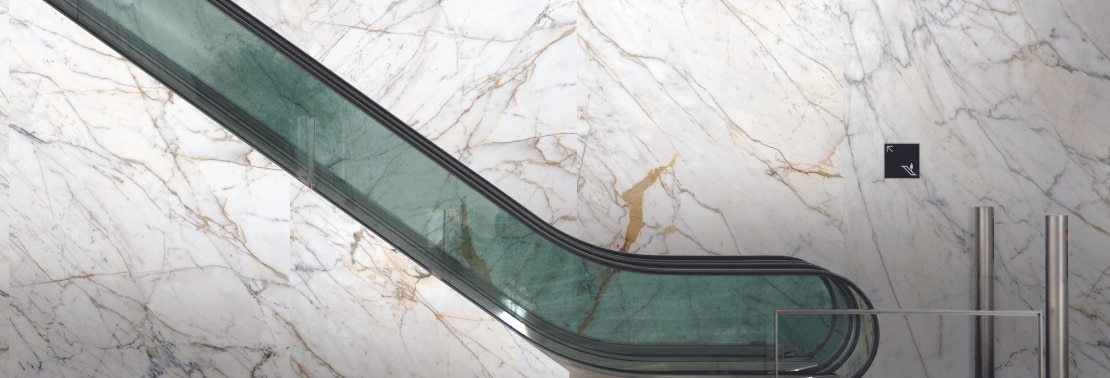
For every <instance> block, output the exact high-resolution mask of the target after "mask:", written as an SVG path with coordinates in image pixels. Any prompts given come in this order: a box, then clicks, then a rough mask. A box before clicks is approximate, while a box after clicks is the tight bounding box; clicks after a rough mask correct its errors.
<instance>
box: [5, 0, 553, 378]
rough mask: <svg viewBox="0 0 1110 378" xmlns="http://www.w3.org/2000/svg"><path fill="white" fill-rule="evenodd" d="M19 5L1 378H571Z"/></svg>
mask: <svg viewBox="0 0 1110 378" xmlns="http://www.w3.org/2000/svg"><path fill="white" fill-rule="evenodd" d="M12 5H13V9H12V16H11V21H10V24H9V23H5V25H10V28H11V34H10V35H11V36H12V38H11V40H12V41H13V43H12V44H11V47H10V50H7V51H10V55H9V56H10V60H5V61H6V62H10V64H11V68H10V76H11V85H10V86H9V85H5V86H4V87H3V88H4V91H5V92H4V93H5V95H7V96H8V97H9V98H10V99H11V109H12V112H11V114H12V117H11V118H10V119H8V120H7V121H6V122H5V123H4V127H3V128H2V130H3V133H2V134H0V135H5V136H6V137H7V138H8V139H6V140H5V142H6V143H4V144H3V145H4V146H5V148H6V150H5V151H4V152H5V153H4V156H5V160H4V162H5V163H4V164H3V169H4V171H3V173H4V175H3V177H4V178H5V180H4V181H3V182H4V183H5V186H4V187H3V188H9V187H8V186H7V183H8V182H9V180H10V192H8V193H6V194H7V195H5V196H4V199H5V200H10V210H8V211H5V215H6V216H5V217H4V219H5V221H6V222H10V227H11V235H10V237H5V238H4V242H5V243H8V242H10V245H11V247H9V248H10V249H9V248H5V251H6V253H7V252H10V254H6V255H5V262H6V263H8V264H11V266H12V276H11V289H10V291H8V290H7V287H5V288H4V292H5V297H6V296H7V294H6V293H9V292H10V294H11V305H10V306H5V308H7V309H8V310H10V311H11V317H10V324H11V327H5V329H6V330H7V329H10V330H11V336H12V343H11V356H10V357H11V358H10V361H9V363H7V364H5V365H4V369H5V370H4V374H3V375H4V376H109V377H121V376H160V375H163V374H165V375H171V376H194V375H200V376H235V377H239V376H279V377H284V376H395V375H402V376H453V375H459V374H463V375H470V376H559V375H566V374H567V373H566V370H565V369H563V368H562V367H560V366H558V365H557V364H555V363H553V362H552V361H551V360H550V359H549V358H547V357H546V356H545V355H543V354H542V353H540V352H539V351H537V350H536V349H535V348H534V347H532V346H531V345H529V344H528V343H527V342H526V341H524V340H523V339H522V338H520V337H519V336H517V335H516V334H514V333H513V332H511V331H509V330H508V329H507V328H506V327H504V326H502V325H501V323H499V322H498V321H496V320H495V319H493V318H492V317H491V316H490V315H488V314H485V313H484V312H482V311H481V310H479V309H478V308H477V307H476V306H474V305H472V304H471V303H470V302H469V301H467V300H466V299H465V298H463V297H461V296H460V295H458V294H456V293H454V292H453V291H451V290H450V289H449V288H448V287H447V286H446V285H445V284H443V283H442V282H441V281H439V280H437V279H436V278H434V277H430V276H429V275H428V274H427V273H426V272H425V271H424V270H423V269H421V268H419V267H418V266H416V265H415V264H414V263H412V262H411V261H409V260H407V259H406V258H405V257H404V256H403V255H401V254H399V253H398V252H396V251H394V250H392V249H391V248H390V247H389V246H388V245H387V244H385V243H383V242H381V241H380V240H379V239H378V238H377V237H376V236H375V235H374V234H372V233H370V232H369V231H367V230H365V229H363V228H362V227H360V226H359V225H358V224H357V223H356V222H354V221H353V220H352V219H350V218H349V217H348V216H346V215H345V214H343V213H342V212H341V211H339V210H338V209H336V208H335V207H333V206H332V205H330V204H329V203H328V202H326V201H324V200H323V199H321V198H320V197H319V196H317V195H316V194H314V193H313V192H311V191H309V190H307V189H305V188H304V187H303V186H301V185H300V183H298V182H297V181H295V180H293V179H292V178H291V177H290V176H289V175H287V174H286V173H285V172H283V171H282V170H280V169H279V168H277V167H276V166H275V165H274V164H273V163H271V162H270V161H268V160H267V159H265V158H264V157H263V156H261V155H259V154H258V153H257V152H255V151H253V150H252V149H250V148H249V147H248V146H246V145H244V144H243V143H242V142H240V141H238V140H237V139H236V138H234V137H233V136H232V135H230V134H229V133H228V132H226V131H225V130H223V129H222V128H221V127H220V126H219V125H216V124H215V123H213V122H212V121H211V120H209V119H207V118H206V117H205V116H204V115H202V114H201V113H199V112H198V111H197V110H195V109H194V108H192V107H191V106H190V105H189V104H188V103H186V102H184V101H183V100H181V99H180V98H179V97H177V96H175V95H173V94H172V93H171V92H170V91H169V90H167V89H166V88H164V87H162V86H161V85H159V84H158V83H157V82H155V81H154V80H153V79H151V78H149V77H148V76H147V75H145V74H144V73H143V72H141V71H140V70H139V69H138V68H136V67H134V66H132V65H130V64H128V63H127V62H126V61H125V60H124V59H122V58H121V57H119V56H118V55H116V54H115V53H114V52H112V51H111V50H110V49H109V48H107V47H106V46H104V45H103V44H101V43H99V42H98V41H97V40H95V39H94V38H93V37H92V36H90V35H89V34H87V33H85V32H84V31H82V30H81V29H80V28H79V27H78V26H77V25H75V24H74V23H72V22H71V21H69V20H68V19H66V18H64V17H63V16H61V15H60V14H59V13H57V12H55V11H54V10H53V9H51V8H50V7H49V6H47V5H46V4H45V3H43V2H38V1H34V2H18V3H15V4H12ZM5 14H6V13H5ZM9 89H10V92H9ZM5 114H7V113H6V112H5ZM5 246H6V245H5ZM3 278H5V279H6V278H7V277H6V275H5V276H4V277H3Z"/></svg>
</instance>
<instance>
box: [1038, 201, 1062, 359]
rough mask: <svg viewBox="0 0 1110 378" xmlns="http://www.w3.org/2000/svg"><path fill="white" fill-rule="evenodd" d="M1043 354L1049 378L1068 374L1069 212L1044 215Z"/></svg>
mask: <svg viewBox="0 0 1110 378" xmlns="http://www.w3.org/2000/svg"><path fill="white" fill-rule="evenodd" d="M1045 223H1046V224H1045V243H1044V244H1045V279H1046V281H1047V282H1045V291H1046V293H1045V313H1046V317H1045V322H1046V323H1048V326H1047V327H1046V328H1045V333H1047V335H1045V336H1046V337H1045V339H1046V340H1048V343H1047V345H1046V346H1045V351H1044V352H1045V357H1046V359H1047V364H1046V369H1047V374H1046V376H1047V377H1048V378H1067V377H1068V216H1067V215H1048V216H1045Z"/></svg>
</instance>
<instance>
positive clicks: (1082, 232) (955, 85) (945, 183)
mask: <svg viewBox="0 0 1110 378" xmlns="http://www.w3.org/2000/svg"><path fill="white" fill-rule="evenodd" d="M1105 11H1106V6H1105V5H1104V4H1096V3H1090V2H1086V3H1084V2H1062V3H1053V4H1052V5H1048V4H1040V3H1036V2H978V1H961V2H956V3H948V4H944V5H940V4H924V3H922V4H914V5H910V4H908V3H902V2H895V1H889V2H878V3H866V2H853V3H846V6H845V12H846V14H847V16H848V19H849V20H850V28H851V39H850V45H849V48H848V59H847V67H846V71H845V80H846V82H847V92H848V100H847V106H848V111H847V135H848V145H849V150H848V153H847V154H845V162H846V167H847V169H846V170H845V171H846V172H847V174H848V175H847V176H846V178H847V179H848V180H849V181H851V182H856V183H858V184H856V185H855V186H854V187H851V188H849V190H848V192H847V196H846V198H845V201H846V202H845V203H846V208H847V209H848V214H849V218H850V219H852V220H853V224H854V226H853V227H852V229H851V232H852V233H851V235H850V236H849V240H850V241H851V243H850V245H849V248H850V251H852V252H853V253H852V254H850V255H849V259H850V260H852V261H853V262H852V264H853V265H854V266H855V267H854V268H853V274H854V275H855V277H857V278H858V280H859V282H860V284H861V285H863V286H864V287H868V288H870V290H872V291H873V293H874V298H875V299H876V301H877V302H878V305H879V306H882V307H906V308H922V307H931V308H967V307H970V306H971V305H972V301H973V300H974V295H973V294H972V292H971V290H970V288H971V280H970V279H969V276H970V275H971V274H972V272H973V269H974V265H973V262H974V255H973V253H972V249H971V246H972V243H973V239H972V238H973V237H974V234H973V224H972V212H971V209H972V207H974V206H977V205H988V206H995V207H996V210H995V211H996V218H997V220H998V225H997V226H996V233H997V242H998V244H997V253H998V258H997V264H998V271H997V274H998V277H997V281H996V285H997V286H996V287H997V290H998V291H999V293H998V301H997V306H998V308H999V309H1038V310H1039V309H1041V308H1042V307H1043V294H1042V292H1043V280H1044V275H1043V269H1044V268H1043V267H1044V265H1043V264H1044V255H1043V229H1044V228H1043V227H1044V218H1043V217H1044V215H1045V214H1056V213H1062V214H1069V215H1070V216H1071V230H1072V233H1071V243H1070V244H1071V261H1072V265H1071V271H1070V274H1071V285H1070V289H1071V298H1070V299H1071V312H1070V326H1071V342H1070V347H1071V348H1072V351H1071V356H1072V361H1071V363H1072V374H1073V375H1075V376H1101V375H1106V374H1107V373H1110V369H1108V366H1110V359H1108V357H1107V356H1108V355H1110V354H1108V353H1107V351H1108V349H1107V347H1106V346H1105V345H1106V342H1105V341H1106V340H1107V338H1108V337H1110V327H1107V323H1106V322H1107V320H1106V319H1107V318H1106V316H1107V314H1108V311H1110V303H1108V301H1107V298H1106V297H1105V296H1104V295H1102V294H1099V293H1101V292H1102V290H1104V289H1105V288H1106V287H1107V285H1108V283H1107V282H1104V281H1103V280H1102V279H1101V277H1103V276H1104V275H1105V274H1106V270H1107V268H1108V267H1110V255H1107V254H1105V253H1103V252H1104V251H1105V246H1106V245H1110V233H1108V232H1107V230H1110V202H1108V198H1110V197H1108V196H1107V189H1106V188H1107V183H1108V181H1107V177H1110V147H1107V146H1110V128H1108V127H1107V126H1106V124H1105V122H1104V121H1102V120H1103V119H1105V118H1106V116H1107V115H1110V110H1108V109H1110V107H1107V106H1106V105H1107V104H1108V103H1110V76H1107V75H1106V72H1110V59H1108V58H1107V56H1106V54H1105V53H1104V51H1107V47H1108V45H1107V44H1108V43H1110V29H1107V28H1105V27H1104V26H1102V24H1101V22H1098V21H1093V20H1092V19H1091V18H1090V17H1089V16H1086V15H1089V14H1100V12H1101V13H1104V12H1105ZM892 142H901V143H921V155H922V162H921V169H922V170H923V171H922V175H923V177H924V178H923V179H921V180H881V179H880V177H881V169H882V155H881V152H880V151H881V148H882V147H881V145H882V144H883V143H892ZM882 272H885V274H882ZM911 331H912V332H913V333H914V336H915V337H916V340H915V341H914V342H913V343H912V345H914V347H915V348H917V349H919V350H928V349H933V348H937V347H939V346H943V345H945V343H949V342H955V341H951V340H948V341H941V340H940V339H939V338H937V337H936V333H934V332H931V330H929V329H911ZM1029 331H1030V330H1029V329H1027V328H1022V329H1014V328H1010V329H1000V330H999V332H998V335H999V336H998V337H999V344H1000V346H1001V347H1002V348H1006V347H1008V346H1010V345H1012V343H1011V341H1012V340H1014V339H1015V338H1017V337H1019V336H1021V335H1022V334H1025V333H1028V332H1029ZM960 341H962V339H961V340H960ZM1011 352H1012V353H1018V354H1029V353H1034V352H1035V351H1034V350H1028V349H1026V350H1020V351H1015V350H1004V351H1002V350H1000V352H999V353H1000V357H1001V358H1000V360H999V363H1000V364H1001V365H1002V366H1001V367H1000V369H1001V370H1000V371H999V374H1001V375H1005V376H1010V375H1013V374H1016V373H1019V372H1020V373H1023V374H1025V373H1028V372H1030V371H1032V370H1031V367H1029V366H1013V365H1010V364H1008V363H1007V358H1008V357H1007V356H1011V357H1012V355H1011ZM894 365H896V364H889V365H884V366H879V367H878V368H879V369H877V373H876V374H889V373H891V372H893V371H896V370H897V367H896V366H894ZM924 365H925V366H927V367H928V370H929V371H930V373H932V374H934V375H936V374H946V372H945V371H944V369H945V365H944V364H942V363H939V362H938V361H924ZM884 367H885V368H889V370H882V368H884Z"/></svg>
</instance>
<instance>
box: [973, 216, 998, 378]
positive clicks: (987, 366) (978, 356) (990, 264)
mask: <svg viewBox="0 0 1110 378" xmlns="http://www.w3.org/2000/svg"><path fill="white" fill-rule="evenodd" d="M975 225H976V229H977V231H976V233H975V254H976V255H977V256H979V265H978V272H979V290H978V293H977V294H978V295H977V298H978V302H979V303H978V308H977V310H980V311H992V310H994V208H993V207H976V208H975ZM975 328H976V332H975V345H976V353H975V376H976V377H978V378H994V317H991V316H984V315H980V316H978V317H977V322H976V325H975Z"/></svg>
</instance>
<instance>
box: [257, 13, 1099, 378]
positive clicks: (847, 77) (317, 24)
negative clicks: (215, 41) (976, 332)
mask: <svg viewBox="0 0 1110 378" xmlns="http://www.w3.org/2000/svg"><path fill="white" fill-rule="evenodd" d="M241 3H243V4H244V6H246V7H248V8H250V9H252V10H253V11H254V12H255V14H257V15H259V16H260V17H261V18H262V19H263V20H265V21H266V22H268V23H270V24H271V25H273V26H275V27H276V28H277V29H278V30H279V31H280V32H282V33H283V34H284V35H286V36H287V37H288V38H290V39H291V40H293V41H295V42H296V43H297V44H298V45H300V46H302V47H303V48H305V49H306V50H308V51H309V52H310V53H312V54H314V55H316V56H318V57H320V59H322V60H323V61H325V63H327V64H329V66H330V67H332V68H333V69H334V70H336V71H337V72H338V73H339V74H340V75H342V76H344V77H346V78H347V79H348V80H350V81H352V83H354V84H355V85H356V86H359V87H360V88H362V89H363V90H365V91H367V93H370V94H371V96H372V97H374V98H376V99H379V101H381V102H382V103H383V104H385V105H386V106H387V107H388V108H389V109H391V110H392V111H393V112H394V113H396V114H397V115H398V116H400V117H401V118H402V119H405V120H407V121H408V122H410V124H413V125H414V126H415V127H417V128H418V129H420V130H422V131H423V132H424V133H425V135H427V136H429V137H430V138H432V139H434V140H436V141H437V142H438V143H439V144H440V145H441V146H443V147H444V148H445V149H446V150H448V151H450V152H453V153H455V154H456V156H459V157H460V158H461V159H463V160H464V161H466V162H468V164H470V165H471V166H472V167H474V168H475V169H476V170H477V171H479V172H480V173H482V174H483V175H485V176H486V177H487V178H488V179H490V180H491V181H493V182H495V183H496V184H497V185H498V186H499V187H501V188H502V189H504V190H506V191H507V192H508V193H509V194H510V195H513V196H514V197H515V198H517V199H518V200H520V201H521V202H523V203H525V204H526V205H527V206H529V207H530V208H532V209H533V210H534V211H536V212H538V213H540V214H542V215H543V216H545V217H547V218H548V219H550V220H552V222H553V223H554V224H556V226H558V227H560V228H562V229H564V230H566V231H567V232H569V233H571V234H573V235H576V236H578V237H580V238H583V239H585V240H587V241H589V242H593V243H596V244H600V245H604V246H607V247H610V248H613V249H617V250H622V251H627V252H633V253H654V254H788V255H795V256H799V257H802V258H805V259H807V260H810V261H813V262H815V263H818V264H820V265H823V266H826V267H829V268H830V269H832V270H833V271H836V272H839V273H841V274H844V275H847V276H849V277H851V278H852V279H854V280H856V281H857V282H859V283H860V284H861V285H862V286H863V287H864V288H865V290H867V291H868V292H869V293H870V294H871V295H872V297H873V299H874V300H875V302H876V304H877V306H879V307H883V308H906V309H915V308H932V309H937V308H948V309H967V308H970V307H971V306H972V305H973V299H974V296H973V293H972V287H973V280H972V274H973V268H974V267H973V262H974V257H973V255H972V250H971V241H972V238H973V237H974V235H973V234H972V226H973V224H972V208H973V207H974V206H981V205H987V206H995V207H996V211H997V214H998V215H997V221H998V226H997V227H998V228H997V234H998V272H997V273H998V279H997V287H998V290H999V291H1000V292H999V295H998V296H999V299H998V303H997V307H998V308H999V309H1011V310H1015V309H1017V310H1021V309H1040V308H1041V306H1042V303H1043V295H1042V292H1043V283H1042V282H1043V274H1042V273H1041V272H1042V271H1043V255H1042V253H1041V251H1042V247H1041V245H1042V240H1043V239H1042V238H1043V236H1042V233H1043V231H1042V230H1043V216H1044V215H1045V214H1049V213H1060V214H1068V215H1070V216H1071V218H1072V239H1071V240H1072V242H1071V248H1072V251H1071V256H1072V262H1073V263H1072V269H1071V277H1072V280H1071V293H1072V298H1071V301H1072V313H1071V317H1070V319H1071V326H1072V330H1073V332H1072V339H1071V347H1072V348H1073V352H1072V355H1073V359H1072V364H1073V368H1074V370H1075V371H1076V372H1077V373H1079V374H1084V375H1089V374H1097V373H1100V372H1102V373H1105V372H1107V371H1110V347H1107V345H1110V342H1108V340H1110V333H1108V332H1110V327H1107V326H1108V324H1107V320H1106V319H1105V317H1106V316H1107V315H1106V314H1107V313H1108V311H1110V301H1108V300H1107V297H1106V296H1105V295H1103V294H1102V291H1103V289H1105V288H1106V287H1107V286H1108V285H1110V283H1108V282H1107V281H1104V280H1103V279H1102V278H1103V277H1104V276H1105V272H1106V271H1107V270H1110V256H1108V254H1107V253H1106V252H1107V249H1106V247H1105V246H1106V245H1110V234H1108V231H1107V230H1110V189H1107V188H1108V187H1110V181H1108V180H1110V178H1108V177H1110V147H1108V146H1110V127H1108V126H1107V125H1106V122H1105V121H1102V120H1103V119H1104V118H1106V117H1105V116H1106V115H1107V114H1106V113H1107V112H1108V111H1110V110H1108V109H1110V107H1108V106H1106V105H1107V104H1108V102H1107V101H1108V92H1107V91H1108V89H1110V80H1108V78H1110V76H1108V75H1107V72H1108V71H1110V58H1108V57H1107V55H1106V53H1105V52H1106V51H1107V49H1108V47H1107V44H1108V43H1110V28H1107V27H1104V26H1101V25H1100V23H1099V22H1098V21H1097V20H1096V19H1095V17H1096V16H1093V15H1098V14H1105V9H1104V8H1105V7H1106V5H1103V4H1101V3H1092V2H1081V1H1065V2H1059V3H1057V4H1053V5H1046V4H1041V3H1040V2H1032V1H960V2H947V3H943V4H940V5H931V4H920V3H917V2H910V1H897V0H884V1H871V2H868V1H821V0H807V1H795V2H770V1H687V2H645V1H593V0H579V1H576V2H573V3H570V4H569V5H568V4H567V3H566V2H549V3H548V4H547V5H546V7H542V6H541V4H532V3H528V4H531V5H520V3H518V6H519V7H521V8H525V7H529V6H530V7H531V9H533V12H529V13H526V14H527V16H520V17H516V18H506V17H503V18H501V19H500V20H502V22H501V23H499V24H498V26H499V27H498V28H497V31H492V30H491V28H490V24H489V23H488V22H483V21H485V20H488V18H485V17H495V16H498V15H501V14H500V13H496V12H495V13H484V12H478V11H474V10H472V9H477V8H481V9H487V10H488V9H498V11H497V12H502V11H504V12H509V11H510V9H508V8H505V7H504V6H502V5H496V6H494V5H490V6H488V7H482V6H481V5H480V4H479V5H475V6H474V7H473V8H471V7H467V6H462V5H460V4H458V3H455V2H435V3H433V2H425V1H411V2H401V3H397V4H403V5H399V6H394V7H392V8H391V9H390V10H389V11H387V12H384V13H383V12H377V11H375V10H374V9H373V8H374V6H372V5H355V4H349V3H347V2H342V1H331V2H317V3H312V4H311V5H309V4H303V5H288V6H283V7H277V8H270V7H267V6H263V5H258V4H255V2H253V1H242V2H241ZM290 4H292V3H290ZM568 6H569V7H570V8H571V9H570V10H569V11H565V10H564V8H566V7H568ZM502 8H505V9H504V10H502ZM519 9H520V8H518V10H519ZM538 9H542V11H540V13H539V16H533V15H532V14H534V12H535V10H538ZM567 12H572V15H571V17H573V18H571V20H570V21H566V18H567V17H568V16H566V13H567ZM529 22H530V23H531V24H530V25H529V26H528V27H525V25H528V23H529ZM417 24H418V25H419V26H417ZM502 28H503V29H502ZM564 29H567V30H572V32H571V33H572V34H571V37H570V38H566V34H567V32H564V31H563V30H564ZM451 39H457V40H458V41H449V40H451ZM567 40H571V41H570V42H567ZM568 44H572V45H570V46H567V45H568ZM505 45H512V46H514V47H515V48H517V49H519V50H520V51H533V52H531V53H526V54H525V55H526V56H527V57H528V58H524V57H518V58H512V59H510V58H505V55H501V54H497V53H495V52H496V51H500V50H499V49H500V48H502V46H505ZM537 45H538V46H542V48H539V49H537V48H536V47H535V46H537ZM356 46H357V47H356ZM548 46H550V47H548ZM392 51H399V52H398V53H384V54H383V52H392ZM556 58H557V59H556ZM528 59H532V60H531V61H529V60H528ZM521 62H524V63H521ZM482 63H485V64H484V65H483V64H482ZM522 64H523V65H524V66H523V67H527V68H522V66H521V65H522ZM443 66H446V67H443ZM456 67H457V68H458V69H455V68H456ZM491 67H497V69H493V68H491ZM374 68H377V69H374ZM426 81H437V82H438V81H445V82H448V83H450V84H451V85H444V86H441V87H437V88H434V90H426V89H428V86H427V85H425V84H423V83H425V82H426ZM502 83H504V84H502ZM553 83H558V84H559V85H550V84H553ZM401 84H407V85H401ZM444 87H446V88H449V89H447V90H446V92H449V93H444V92H440V91H442V90H443V88H444ZM568 88H573V89H568ZM456 89H457V90H456ZM571 90H573V91H574V93H573V97H572V98H573V99H574V100H573V102H572V104H573V106H574V107H575V110H574V113H573V114H574V115H575V116H576V117H577V119H575V120H568V119H567V117H569V116H570V114H572V113H570V111H569V110H566V109H565V108H566V107H567V100H566V99H567V96H568V94H570V93H569V91H571ZM406 91H407V93H405V94H404V95H400V93H402V92H406ZM509 92H511V93H509ZM498 93H500V94H498ZM421 94H422V95H421ZM428 98H434V99H436V100H434V101H431V102H429V101H427V99H428ZM554 99H558V100H557V101H556V100H554ZM536 102H539V103H544V104H546V106H543V107H542V108H541V109H542V111H532V112H528V113H525V114H524V115H522V114H520V110H523V109H526V108H525V106H527V105H529V104H534V103H536ZM520 120H523V122H518V121H520ZM502 134H503V135H507V136H509V137H497V135H502ZM459 135H467V136H469V137H468V138H469V139H466V141H465V142H460V141H459ZM502 138H503V139H502ZM513 138H517V139H513ZM521 141H524V142H523V143H522V142H521ZM556 141H558V142H556ZM884 143H919V144H921V146H922V152H921V155H922V163H921V165H922V166H923V167H924V170H925V171H924V178H923V179H920V180H884V179H883V178H882V170H881V169H882V159H883V155H882V145H883V144H884ZM551 146H559V149H558V150H557V151H556V150H553V149H551V148H550V147H551ZM536 157H539V159H536ZM504 167H513V168H514V169H517V168H519V169H520V170H521V171H529V172H530V171H537V172H543V173H542V174H550V175H552V176H548V177H557V178H559V179H558V180H554V182H560V183H565V180H566V179H568V178H570V177H572V176H571V175H574V177H577V185H576V186H575V187H574V188H567V187H566V186H560V185H556V184H552V183H545V182H542V181H536V180H534V179H531V178H527V179H524V178H522V177H534V176H524V175H521V174H520V173H518V172H520V171H511V172H510V174H506V170H505V168H504ZM556 167H557V168H556ZM516 175H520V176H516ZM539 193H542V194H543V195H542V196H539V195H538V194H539ZM896 323H903V324H900V325H899V326H897V327H890V328H891V330H892V331H891V332H888V333H887V334H886V335H885V338H884V342H885V344H884V345H886V346H893V347H895V348H904V349H906V350H907V352H906V353H905V354H904V356H907V357H906V358H910V359H918V360H921V361H917V362H914V363H913V365H915V366H920V368H919V369H918V370H920V372H918V373H919V374H922V375H931V376H935V375H945V374H946V373H951V372H950V371H946V370H945V369H952V368H953V367H954V366H959V365H960V364H966V363H967V362H966V361H964V362H961V363H960V364H953V363H942V362H940V361H936V360H933V359H931V358H927V357H924V356H926V355H929V353H924V352H923V351H926V350H934V349H938V348H947V349H951V350H954V352H951V353H949V354H948V355H956V356H959V355H960V354H961V353H962V352H965V351H966V343H967V341H968V340H967V339H966V337H961V336H962V335H959V334H958V332H957V331H945V330H941V329H939V328H937V327H940V326H939V325H936V324H933V325H927V324H930V323H929V322H923V323H920V324H917V323H915V324H910V323H909V320H906V319H902V320H899V321H897V322H896ZM1030 332H1031V330H1030V329H1028V327H1018V328H1012V329H1007V330H1004V331H1001V332H999V335H1000V336H999V342H1000V344H1001V345H1019V346H1018V347H1016V348H1015V349H1018V350H1014V351H1011V350H1000V355H1010V353H1011V352H1013V353H1016V354H1014V356H1018V355H1021V360H1022V361H1028V358H1025V357H1027V356H1026V355H1028V354H1030V353H1035V350H1033V348H1028V347H1029V346H1031V345H1030V343H1031V342H1032V341H1031V340H1033V339H1032V338H1031V335H1030ZM945 340H947V341H945ZM1023 348H1024V350H1021V349H1023ZM1017 360H1018V358H1017V357H1014V358H1013V359H1012V360H1005V359H1003V360H1001V361H1000V365H1001V367H1000V369H1004V370H1003V371H1002V373H1005V374H1011V373H1014V372H1022V373H1028V372H1030V371H1031V370H1032V367H1031V366H1028V364H1027V363H1025V362H1022V363H1018V362H1015V361H1017ZM905 365H907V364H906V363H905V362H904V361H893V362H889V363H883V364H880V365H879V366H877V367H876V374H879V376H882V375H883V374H890V373H891V371H894V370H891V371H887V370H884V369H886V368H887V367H891V368H892V369H893V368H896V367H898V366H905ZM898 371H899V372H900V374H905V373H903V372H901V370H898Z"/></svg>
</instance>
